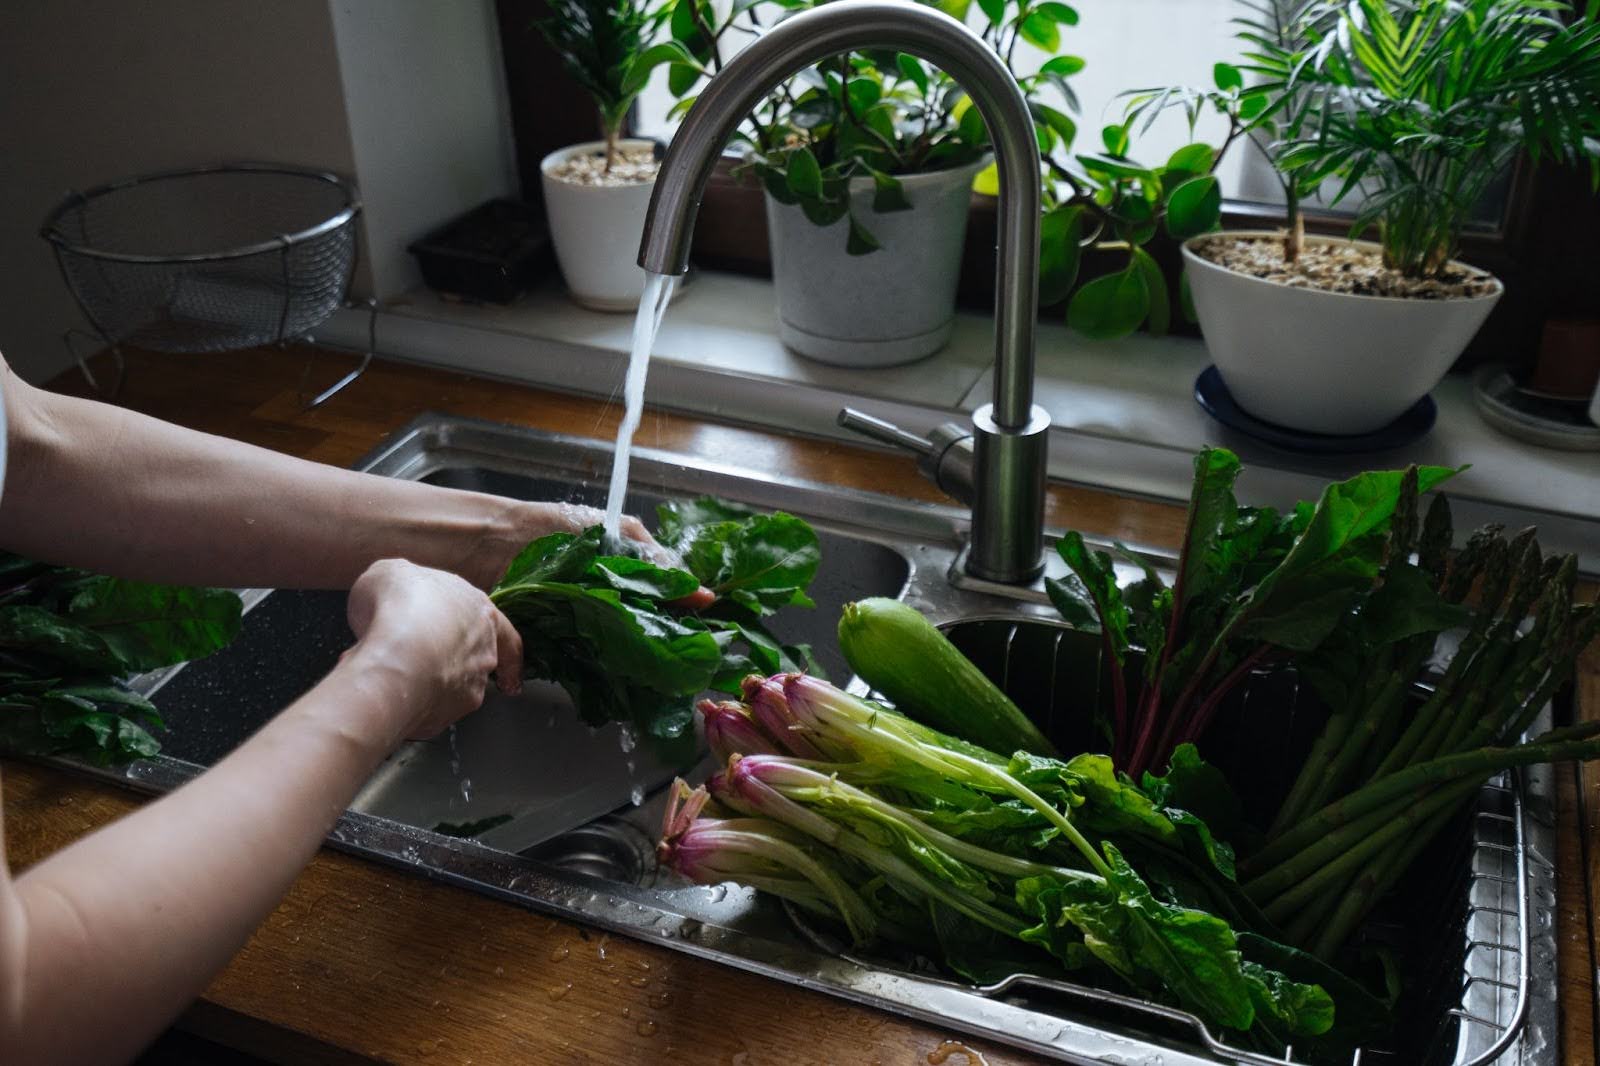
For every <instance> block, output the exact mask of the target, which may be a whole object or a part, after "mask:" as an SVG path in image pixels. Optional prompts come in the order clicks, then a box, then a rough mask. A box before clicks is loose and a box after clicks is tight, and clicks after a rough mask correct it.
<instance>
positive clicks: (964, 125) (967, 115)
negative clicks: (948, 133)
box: [957, 105, 989, 144]
mask: <svg viewBox="0 0 1600 1066" xmlns="http://www.w3.org/2000/svg"><path fill="white" fill-rule="evenodd" d="M957 130H958V132H959V133H960V134H961V139H962V140H964V141H966V142H967V143H968V144H988V143H989V130H988V127H986V126H985V125H984V124H983V115H982V114H980V113H979V111H978V108H977V106H976V105H973V106H972V107H969V108H967V109H966V110H965V111H963V112H962V113H961V121H960V123H958V125H957Z"/></svg>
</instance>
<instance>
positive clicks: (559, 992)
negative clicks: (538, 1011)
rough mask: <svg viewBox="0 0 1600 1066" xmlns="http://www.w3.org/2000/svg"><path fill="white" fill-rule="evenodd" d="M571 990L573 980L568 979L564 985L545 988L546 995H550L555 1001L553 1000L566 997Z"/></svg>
mask: <svg viewBox="0 0 1600 1066" xmlns="http://www.w3.org/2000/svg"><path fill="white" fill-rule="evenodd" d="M571 991H572V982H571V981H568V982H567V983H566V984H564V985H551V986H550V987H549V988H548V989H546V990H545V995H547V996H549V997H550V999H551V1001H552V1002H553V1001H555V1000H558V999H565V998H566V995H567V993H568V992H571Z"/></svg>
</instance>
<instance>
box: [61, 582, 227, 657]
mask: <svg viewBox="0 0 1600 1066" xmlns="http://www.w3.org/2000/svg"><path fill="white" fill-rule="evenodd" d="M240 613H241V605H240V602H239V597H238V596H237V595H235V594H234V593H232V592H226V591H222V590H219V589H194V588H175V587H172V586H167V585H149V584H144V583H142V582H136V581H119V580H117V579H115V578H109V577H107V578H97V579H95V580H94V581H92V582H90V583H88V584H87V585H85V586H84V587H83V588H82V589H81V590H80V591H79V592H78V594H77V595H76V596H75V597H73V600H72V604H71V606H70V607H69V608H68V611H67V616H68V617H69V618H70V619H71V620H72V621H73V622H74V623H76V624H77V625H81V626H84V627H85V628H87V629H91V630H93V631H94V632H95V634H96V635H98V636H99V637H100V639H101V640H103V641H105V642H106V644H108V645H110V647H111V648H112V650H113V651H115V652H116V653H117V655H118V656H119V657H120V658H121V659H122V661H123V662H124V663H125V664H126V665H127V668H128V669H130V670H135V671H138V670H154V669H156V668H157V667H161V666H171V665H173V664H175V663H181V662H188V661H189V660H191V659H200V658H204V657H205V656H207V655H210V654H211V653H212V652H214V651H216V650H217V649H219V648H222V647H224V646H225V645H227V643H228V642H229V641H231V640H232V639H233V638H234V637H235V636H236V635H237V634H238V632H239V620H240Z"/></svg>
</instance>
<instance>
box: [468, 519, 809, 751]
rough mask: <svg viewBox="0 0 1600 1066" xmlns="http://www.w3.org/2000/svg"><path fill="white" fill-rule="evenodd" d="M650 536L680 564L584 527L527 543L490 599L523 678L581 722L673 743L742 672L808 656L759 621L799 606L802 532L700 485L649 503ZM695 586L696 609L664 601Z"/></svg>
mask: <svg viewBox="0 0 1600 1066" xmlns="http://www.w3.org/2000/svg"><path fill="white" fill-rule="evenodd" d="M658 514H659V520H660V527H661V542H662V543H663V544H664V545H665V546H667V547H669V548H671V549H674V550H676V551H678V552H679V553H680V554H681V555H682V558H683V560H684V565H685V567H686V568H687V569H677V568H671V567H663V566H659V565H657V564H655V563H653V562H651V561H649V560H646V559H643V558H638V557H634V556H629V555H620V554H610V553H612V552H615V551H616V550H617V549H618V545H616V544H607V543H606V542H605V540H604V535H603V531H602V529H601V528H600V527H598V526H596V527H593V528H591V529H587V530H585V531H584V532H583V533H581V534H578V535H573V534H569V533H556V534H551V535H550V536H547V537H542V538H540V539H539V540H536V541H534V542H533V543H531V544H529V545H528V547H527V548H525V549H524V550H523V551H522V552H521V553H520V554H519V555H518V556H517V558H516V560H515V561H513V563H512V564H511V566H510V568H509V569H508V570H507V572H506V576H505V577H504V578H503V579H502V580H501V582H500V584H499V585H498V586H497V587H496V588H495V590H494V592H493V593H492V594H491V598H492V599H493V600H494V602H495V604H496V605H497V606H498V607H500V609H501V610H502V611H503V612H505V614H506V616H507V617H508V618H510V619H511V622H512V624H513V625H515V626H516V627H517V629H518V630H519V631H520V632H521V634H522V638H523V648H524V656H525V659H526V661H527V669H528V673H529V675H530V676H534V677H541V678H545V679H548V680H552V681H555V682H557V683H558V684H560V685H561V686H562V687H563V688H565V689H566V690H567V693H568V694H569V695H570V696H571V697H572V699H573V702H574V703H575V704H576V705H577V708H578V712H579V714H580V715H581V716H582V718H583V719H584V721H586V722H588V723H590V724H592V725H600V724H604V723H606V722H610V721H624V722H630V723H632V724H634V725H636V726H637V727H639V729H640V730H641V731H642V732H643V733H645V734H646V735H648V736H651V737H654V738H656V739H657V740H658V741H661V742H663V743H664V744H669V745H670V744H672V743H678V744H687V743H688V742H689V738H690V737H691V736H692V733H691V731H690V729H689V726H690V725H691V724H692V722H693V710H692V704H693V700H694V698H695V697H696V696H698V695H700V694H701V693H702V692H705V691H708V690H716V691H723V692H737V691H738V686H739V682H740V680H741V679H742V678H743V677H745V676H746V675H747V674H750V673H752V672H754V673H763V674H771V673H778V672H781V671H785V670H802V669H806V668H808V667H811V666H812V665H813V664H812V662H811V658H810V653H809V650H808V649H805V648H798V647H789V646H786V645H784V644H782V643H781V642H780V641H778V640H777V639H776V638H774V637H773V636H772V635H771V634H770V633H768V632H767V631H766V629H765V628H764V627H763V626H762V624H761V622H760V619H761V618H763V617H765V616H767V615H770V614H771V613H773V612H774V611H776V610H779V609H780V608H782V607H787V606H810V604H811V601H810V599H809V598H807V596H806V594H805V590H806V587H807V586H808V585H809V584H810V582H811V579H812V578H813V576H815V574H816V568H817V564H818V561H819V552H818V548H817V538H816V534H815V533H814V532H812V530H811V528H810V527H809V526H808V525H806V523H805V522H803V521H801V520H800V519H798V518H795V517H793V516H791V515H786V514H781V513H779V514H771V515H761V514H753V513H750V512H748V511H746V510H744V509H743V508H739V507H737V506H735V505H732V504H727V503H723V502H722V501H719V500H714V499H711V498H709V497H707V498H703V499H699V500H693V501H683V502H674V503H669V504H665V505H663V506H662V507H661V508H660V509H659V512H658ZM701 585H705V586H706V587H708V588H710V589H711V590H712V591H713V592H716V593H717V595H718V596H719V600H718V602H717V603H716V604H714V605H713V606H712V607H710V608H708V609H707V610H705V611H704V612H701V613H694V612H689V611H685V610H683V609H682V608H680V607H679V606H678V605H677V602H676V601H679V600H682V599H683V598H684V597H685V596H688V595H690V594H692V593H693V592H694V591H695V590H696V589H698V588H699V587H700V586H701Z"/></svg>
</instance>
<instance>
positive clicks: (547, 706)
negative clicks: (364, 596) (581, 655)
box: [154, 466, 910, 851]
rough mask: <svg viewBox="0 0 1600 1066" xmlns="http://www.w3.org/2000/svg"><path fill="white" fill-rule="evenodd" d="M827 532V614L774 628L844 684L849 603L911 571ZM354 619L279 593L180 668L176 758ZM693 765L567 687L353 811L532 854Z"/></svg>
mask: <svg viewBox="0 0 1600 1066" xmlns="http://www.w3.org/2000/svg"><path fill="white" fill-rule="evenodd" d="M421 479H422V480H424V481H428V482H432V483H435V484H441V485H448V486H451V487H455V488H466V489H474V490H478V491H485V492H493V493H498V494H500V495H504V496H512V497H517V498H521V499H553V500H565V501H570V502H575V503H586V504H594V505H601V506H603V505H604V503H605V487H604V485H603V484H602V485H599V486H596V485H594V484H593V482H592V480H591V479H590V478H588V477H587V476H584V477H583V479H582V480H574V479H573V478H571V477H566V478H562V477H553V476H550V475H549V474H545V473H532V472H529V473H510V472H507V471H505V470H500V469H494V468H490V467H484V466H471V467H461V466H448V467H442V468H439V469H435V470H432V471H429V472H426V473H424V474H423V475H422V478H421ZM640 480H641V481H642V480H643V479H640ZM665 498H666V497H665V496H664V495H662V494H660V493H655V492H649V491H637V492H634V493H631V494H630V495H629V497H628V508H629V510H630V511H631V512H633V513H635V514H639V515H643V516H646V517H647V518H649V517H651V516H653V515H654V513H655V507H656V505H657V504H658V503H660V502H662V500H663V499H665ZM808 517H810V516H808ZM818 536H819V539H820V540H821V542H822V544H821V546H822V552H823V558H824V559H825V560H826V563H825V564H824V566H823V568H822V569H821V570H820V571H819V573H818V577H817V580H816V582H815V585H814V587H813V589H812V597H813V599H815V600H816V601H817V607H816V609H815V610H814V611H791V612H787V613H786V614H785V615H784V616H781V617H779V618H778V619H776V620H775V625H774V629H775V631H776V632H777V634H778V635H779V636H780V637H782V638H783V639H785V640H786V641H789V642H791V643H807V644H810V645H812V647H813V648H814V649H816V653H817V656H818V658H819V660H820V661H821V664H822V665H823V667H824V668H825V669H826V670H827V671H828V673H829V674H831V675H832V676H834V677H844V676H848V670H847V668H846V666H845V664H844V661H843V659H842V658H841V657H840V656H839V653H838V651H837V649H836V648H835V646H834V638H833V627H834V625H835V623H836V620H837V619H838V617H839V609H840V607H842V606H843V605H844V604H845V603H846V602H847V601H849V600H852V599H857V598H860V597H863V596H896V595H899V593H900V591H901V590H902V589H903V588H904V587H905V584H906V579H907V577H908V575H909V573H910V564H909V562H908V561H907V559H906V557H905V556H904V555H903V554H901V553H900V552H898V551H895V550H894V549H892V548H890V547H887V546H885V545H883V544H881V543H879V542H877V541H875V540H869V539H863V538H861V537H859V536H853V535H851V534H848V533H843V532H838V531H835V530H832V529H827V528H822V529H819V532H818ZM344 616H345V598H344V595H343V594H342V593H327V592H275V593H272V594H270V595H268V596H267V597H266V598H265V599H263V600H262V601H261V602H260V603H259V604H257V605H256V606H255V607H253V608H252V609H251V610H250V611H249V613H248V614H247V615H246V618H245V626H244V630H243V633H242V634H241V636H240V637H239V639H238V640H237V641H235V642H234V643H233V644H232V645H231V646H230V647H228V648H227V649H225V650H224V651H223V652H221V653H220V654H218V655H215V656H213V657H212V658H210V659H207V660H204V661H202V662H198V663H195V664H194V665H192V666H190V667H187V668H186V669H183V670H180V671H178V672H176V673H175V674H173V675H172V676H170V677H169V678H168V679H167V680H166V681H165V682H164V683H163V684H161V685H160V686H159V688H158V689H157V690H156V692H155V693H154V698H155V699H157V700H159V701H160V706H161V708H162V713H163V714H164V715H165V716H166V717H167V719H168V723H169V727H170V728H169V734H170V736H169V739H168V741H167V753H168V754H170V755H173V756H176V757H177V758H180V759H184V760H187V761H189V762H194V763H199V764H202V765H206V764H210V763H212V762H215V761H216V760H217V759H218V758H220V757H221V756H222V755H224V754H226V752H228V751H229V750H231V749H232V748H233V747H234V746H235V745H237V744H238V743H239V742H240V741H241V740H243V739H244V738H245V737H246V736H248V735H249V733H250V732H251V731H253V730H254V729H255V728H256V727H257V726H259V725H260V724H261V723H262V722H264V721H266V719H267V718H269V717H270V716H271V715H273V714H274V713H276V712H277V711H278V710H280V709H281V708H283V707H284V706H285V705H286V704H288V703H289V702H290V701H291V700H293V699H294V698H295V697H296V696H298V695H299V694H300V693H301V692H304V691H305V690H306V689H308V688H309V687H310V686H311V685H313V684H314V683H315V682H316V681H317V680H318V679H319V678H321V677H322V675H323V674H325V673H326V672H327V671H328V670H329V669H330V668H331V667H332V666H333V664H334V662H335V661H336V660H337V659H338V657H339V653H340V652H341V651H343V650H344V649H345V647H347V646H348V645H349V644H350V642H351V635H350V632H349V629H348V627H347V626H346V624H345V617H344ZM691 765H692V763H690V764H688V765H676V764H673V763H671V762H667V761H663V759H662V758H661V757H660V756H659V755H658V754H657V753H656V752H655V751H654V750H652V748H651V745H650V744H648V743H645V742H641V741H638V740H636V738H634V737H633V736H632V735H631V733H630V732H627V731H624V730H621V729H619V727H618V726H616V725H614V724H613V725H609V726H606V727H605V728H603V729H598V730H591V729H589V728H588V727H586V726H584V725H583V724H582V723H581V722H580V721H579V720H578V717H577V715H576V713H575V712H574V711H573V709H572V704H571V702H570V701H569V700H568V698H567V696H566V693H564V692H563V691H562V690H561V688H560V687H559V686H557V685H554V684H550V683H547V682H545V683H532V684H529V685H528V686H527V689H526V691H525V692H524V693H523V694H522V695H520V696H517V697H515V698H509V697H505V696H500V695H495V696H493V697H491V698H490V699H489V701H488V702H487V703H486V704H485V705H484V707H483V708H482V709H481V710H480V711H478V712H477V713H476V714H473V715H471V716H469V717H468V718H466V719H464V720H463V721H462V722H461V723H460V725H459V726H457V727H455V728H453V729H452V730H450V731H449V733H447V734H446V735H445V736H443V737H440V738H438V739H436V740H432V741H428V742H423V743H412V744H407V745H405V746H404V747H403V748H401V749H400V750H399V751H397V752H396V753H395V754H394V755H393V756H392V757H391V758H390V759H389V760H388V761H387V762H386V763H385V764H384V766H383V767H382V768H381V769H380V770H379V771H378V773H377V774H376V776H374V777H373V778H372V780H370V781H369V782H368V783H367V785H366V787H365V788H363V789H362V791H361V793H360V795H358V796H357V797H356V800H355V802H354V804H352V809H353V810H357V811H362V812H365V813H368V814H374V815H378V816H380V817H383V818H388V819H392V820H394V821H397V822H402V823H404V824H406V825H409V826H413V827H415V828H418V829H429V830H433V829H438V830H440V831H443V832H455V833H459V832H462V831H463V830H464V829H466V828H467V827H470V826H482V825H485V824H489V823H493V824H492V825H490V827H489V828H487V829H484V830H482V831H481V832H478V833H476V834H475V835H476V836H477V837H478V839H480V840H481V841H482V842H483V843H485V844H487V845H489V846H491V847H496V848H501V849H504V850H506V851H524V850H526V849H528V848H530V847H533V846H534V845H536V844H541V843H543V842H544V841H546V840H549V839H550V838H551V837H554V836H557V835H558V834H560V833H563V832H565V831H567V830H570V829H574V828H576V827H578V826H581V825H584V824H586V823H588V822H590V821H593V820H594V819H595V818H598V817H600V816H601V815H604V814H607V813H609V812H611V811H613V810H616V809H617V808H619V807H622V806H624V805H626V804H629V803H630V802H632V801H633V800H634V798H635V797H637V798H639V799H642V798H643V797H644V796H646V795H648V794H650V793H652V792H654V791H655V790H656V789H657V788H659V787H660V786H661V785H663V784H666V783H667V782H670V781H671V780H672V778H673V777H674V776H676V775H678V774H681V773H686V772H688V770H689V769H690V767H691Z"/></svg>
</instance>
